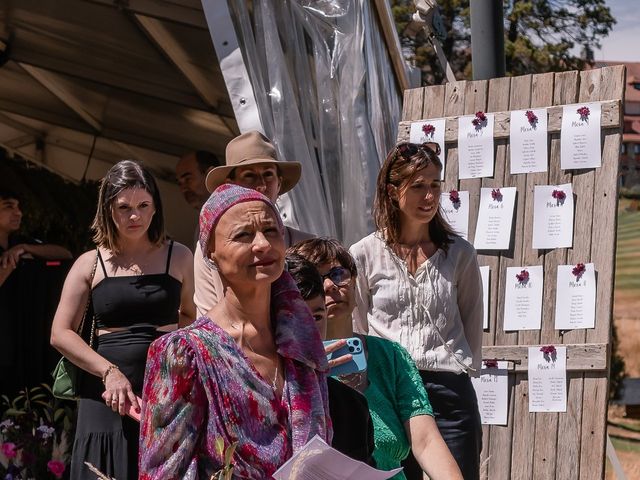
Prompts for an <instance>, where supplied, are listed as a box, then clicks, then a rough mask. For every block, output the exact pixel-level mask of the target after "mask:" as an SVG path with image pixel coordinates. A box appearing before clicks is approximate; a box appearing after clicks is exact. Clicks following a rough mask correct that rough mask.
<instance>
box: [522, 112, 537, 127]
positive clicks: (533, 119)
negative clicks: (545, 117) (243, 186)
mask: <svg viewBox="0 0 640 480" xmlns="http://www.w3.org/2000/svg"><path fill="white" fill-rule="evenodd" d="M525 115H526V116H527V120H529V125H531V126H532V127H535V126H536V124H537V123H538V116H537V115H536V114H535V113H533V110H527V111H526V112H525Z"/></svg>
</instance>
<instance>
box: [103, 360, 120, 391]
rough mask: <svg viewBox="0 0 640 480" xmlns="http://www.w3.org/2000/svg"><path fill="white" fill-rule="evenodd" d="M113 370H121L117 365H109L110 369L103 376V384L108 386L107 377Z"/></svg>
mask: <svg viewBox="0 0 640 480" xmlns="http://www.w3.org/2000/svg"><path fill="white" fill-rule="evenodd" d="M113 370H120V368H119V367H118V366H117V365H113V364H111V365H109V367H108V368H107V370H106V371H105V372H104V373H103V374H102V384H103V385H105V386H106V384H107V377H108V376H109V374H110V373H111V372H112V371H113Z"/></svg>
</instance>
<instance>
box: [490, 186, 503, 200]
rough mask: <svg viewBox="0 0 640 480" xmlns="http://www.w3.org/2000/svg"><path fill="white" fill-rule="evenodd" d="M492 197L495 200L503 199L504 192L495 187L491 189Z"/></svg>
mask: <svg viewBox="0 0 640 480" xmlns="http://www.w3.org/2000/svg"><path fill="white" fill-rule="evenodd" d="M491 198H493V200H494V201H495V202H501V201H502V192H501V191H500V189H499V188H494V189H492V190H491Z"/></svg>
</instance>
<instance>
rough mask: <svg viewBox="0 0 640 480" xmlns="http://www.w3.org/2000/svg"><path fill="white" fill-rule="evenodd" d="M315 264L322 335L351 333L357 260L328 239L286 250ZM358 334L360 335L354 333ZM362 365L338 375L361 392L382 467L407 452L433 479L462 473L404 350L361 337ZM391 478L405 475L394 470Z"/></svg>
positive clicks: (337, 336)
mask: <svg viewBox="0 0 640 480" xmlns="http://www.w3.org/2000/svg"><path fill="white" fill-rule="evenodd" d="M288 251H289V252H292V253H297V254H299V255H301V256H302V257H304V258H306V259H307V260H309V261H311V262H312V263H314V264H315V265H316V267H317V268H318V270H319V272H320V274H321V276H322V280H323V282H324V283H323V285H324V289H325V305H326V312H327V322H328V323H327V338H329V339H340V338H349V337H353V336H354V334H353V328H352V326H351V313H352V312H353V309H354V308H355V294H354V290H355V279H356V276H357V270H356V265H355V262H354V260H353V258H352V257H351V255H350V254H349V252H348V251H347V250H346V249H345V248H344V247H343V246H342V245H340V243H339V242H338V241H336V240H333V239H327V238H314V239H310V240H305V241H303V242H301V243H299V244H297V245H295V246H294V247H292V248H290V249H289V250H288ZM359 336H360V335H359ZM360 338H361V339H362V342H363V345H364V347H365V352H366V355H367V370H366V371H364V372H361V373H357V374H353V375H348V376H346V378H341V380H343V381H344V382H345V383H347V384H349V385H350V386H351V387H353V388H355V389H356V390H358V391H360V392H362V393H363V394H364V396H365V397H366V398H367V401H368V403H369V411H370V413H371V418H372V420H373V428H374V441H375V450H374V452H373V456H374V458H375V460H376V464H377V467H378V468H380V469H382V470H391V469H393V468H398V467H399V466H400V462H401V461H402V460H404V459H405V458H406V457H407V455H408V454H409V451H412V452H413V455H414V457H415V458H416V460H417V461H418V463H419V464H420V467H421V468H422V470H423V471H424V472H425V473H427V474H428V475H429V477H430V478H431V479H432V480H439V479H460V480H462V474H461V473H460V469H459V468H458V465H457V463H456V462H455V460H454V459H453V456H452V455H451V452H449V449H448V448H447V445H446V444H445V443H444V440H443V439H442V436H441V435H440V432H439V431H438V427H437V426H436V423H435V420H434V418H433V412H432V410H431V405H430V403H429V398H428V396H427V392H426V391H425V389H424V385H423V383H422V380H421V378H420V375H419V373H418V370H417V368H416V366H415V364H414V363H413V361H412V360H411V357H410V356H409V354H408V353H407V351H406V350H405V349H404V348H403V347H402V346H400V344H398V343H396V342H391V341H389V340H385V339H383V338H378V337H371V336H368V335H363V336H360ZM393 478H394V479H405V478H406V477H405V475H404V473H402V472H401V473H399V474H398V475H396V476H395V477H393Z"/></svg>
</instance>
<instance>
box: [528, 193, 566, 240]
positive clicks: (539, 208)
mask: <svg viewBox="0 0 640 480" xmlns="http://www.w3.org/2000/svg"><path fill="white" fill-rule="evenodd" d="M572 245H573V188H572V186H571V184H570V183H565V184H564V185H536V186H535V189H534V193H533V241H532V243H531V246H532V248H569V247H571V246H572Z"/></svg>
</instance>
